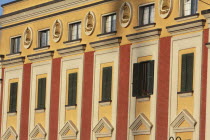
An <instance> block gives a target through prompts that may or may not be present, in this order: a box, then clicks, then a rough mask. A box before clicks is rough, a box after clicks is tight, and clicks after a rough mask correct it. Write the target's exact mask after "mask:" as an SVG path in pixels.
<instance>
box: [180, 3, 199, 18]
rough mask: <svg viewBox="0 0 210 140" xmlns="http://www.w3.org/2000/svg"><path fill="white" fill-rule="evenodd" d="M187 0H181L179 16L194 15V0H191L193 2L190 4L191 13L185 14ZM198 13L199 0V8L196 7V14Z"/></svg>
mask: <svg viewBox="0 0 210 140" xmlns="http://www.w3.org/2000/svg"><path fill="white" fill-rule="evenodd" d="M185 1H186V0H179V9H180V12H179V16H180V17H184V16H190V15H193V14H192V1H193V0H190V2H191V4H190V14H187V15H185V11H184V10H185V8H184V6H185V5H184V2H185ZM194 1H196V0H194ZM196 13H198V2H197V9H196V11H195V13H194V14H196Z"/></svg>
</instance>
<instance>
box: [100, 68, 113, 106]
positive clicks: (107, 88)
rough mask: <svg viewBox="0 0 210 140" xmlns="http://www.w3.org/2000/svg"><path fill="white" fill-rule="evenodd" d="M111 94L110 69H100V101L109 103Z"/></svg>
mask: <svg viewBox="0 0 210 140" xmlns="http://www.w3.org/2000/svg"><path fill="white" fill-rule="evenodd" d="M111 93H112V67H111V66H110V67H104V68H103V69H102V101H103V102H104V101H111Z"/></svg>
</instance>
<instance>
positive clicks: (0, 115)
mask: <svg viewBox="0 0 210 140" xmlns="http://www.w3.org/2000/svg"><path fill="white" fill-rule="evenodd" d="M1 82H2V84H1V100H0V126H2V125H1V123H2V102H3V89H4V88H3V87H4V68H2V81H1ZM0 134H1V127H0ZM0 136H2V134H1V135H0Z"/></svg>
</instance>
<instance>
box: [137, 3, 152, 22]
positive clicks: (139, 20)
mask: <svg viewBox="0 0 210 140" xmlns="http://www.w3.org/2000/svg"><path fill="white" fill-rule="evenodd" d="M149 5H154V17H153V21H154V22H151V23H148V24H152V23H155V3H154V2H150V3H146V4H141V5H139V6H138V24H139V25H140V26H141V25H148V24H142V23H141V22H142V21H141V20H142V19H140V17H142V15H141V13H140V8H143V7H145V6H149Z"/></svg>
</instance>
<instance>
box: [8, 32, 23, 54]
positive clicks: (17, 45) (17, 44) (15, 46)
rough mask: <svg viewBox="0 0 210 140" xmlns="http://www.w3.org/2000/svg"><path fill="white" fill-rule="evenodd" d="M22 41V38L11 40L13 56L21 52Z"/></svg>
mask: <svg viewBox="0 0 210 140" xmlns="http://www.w3.org/2000/svg"><path fill="white" fill-rule="evenodd" d="M20 41H21V37H20V36H19V37H15V38H12V39H11V50H10V53H11V54H15V53H19V52H20Z"/></svg>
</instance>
